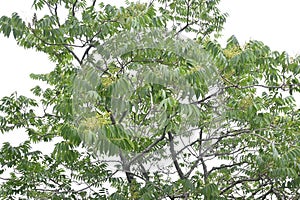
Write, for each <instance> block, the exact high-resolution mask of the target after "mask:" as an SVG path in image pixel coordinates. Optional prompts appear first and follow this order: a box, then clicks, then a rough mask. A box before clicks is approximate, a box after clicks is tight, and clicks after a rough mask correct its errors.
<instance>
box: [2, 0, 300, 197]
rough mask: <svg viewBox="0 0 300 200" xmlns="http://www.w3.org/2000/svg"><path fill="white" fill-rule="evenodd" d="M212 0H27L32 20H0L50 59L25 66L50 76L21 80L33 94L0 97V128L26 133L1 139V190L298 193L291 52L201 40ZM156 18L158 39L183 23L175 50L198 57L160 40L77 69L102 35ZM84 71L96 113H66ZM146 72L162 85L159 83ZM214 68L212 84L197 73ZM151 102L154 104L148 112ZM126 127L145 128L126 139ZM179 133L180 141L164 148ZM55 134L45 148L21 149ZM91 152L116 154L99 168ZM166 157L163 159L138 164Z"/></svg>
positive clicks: (214, 16) (298, 139)
mask: <svg viewBox="0 0 300 200" xmlns="http://www.w3.org/2000/svg"><path fill="white" fill-rule="evenodd" d="M218 3H219V0H210V1H206V0H194V1H189V0H187V1H180V0H173V1H167V0H157V1H151V2H150V3H147V4H146V3H145V4H144V3H131V2H127V5H126V6H124V7H116V6H112V5H110V4H105V3H102V2H101V3H99V2H97V1H96V0H94V1H85V0H83V1H77V0H61V1H57V0H51V1H50V0H49V1H45V0H34V2H33V9H34V12H36V13H34V14H33V19H32V21H31V22H25V21H24V20H23V19H22V18H21V17H20V16H19V15H18V14H17V13H13V14H12V16H10V17H8V16H2V17H1V18H0V32H1V33H2V34H3V35H4V36H6V37H13V38H14V39H15V40H16V41H17V42H18V44H19V45H20V46H22V47H24V48H34V49H36V50H38V51H41V52H44V53H46V54H47V55H49V59H50V60H51V61H53V62H54V63H56V67H55V69H54V70H53V71H52V72H50V73H48V74H32V75H31V78H33V79H36V80H41V81H44V82H46V83H48V85H49V88H46V89H43V88H41V87H40V86H36V87H35V88H33V89H32V92H33V93H34V94H35V96H36V98H35V99H31V98H27V97H25V96H19V95H17V94H15V93H14V94H12V95H10V96H6V97H3V98H2V99H1V101H0V111H1V115H0V125H1V126H0V130H1V132H2V133H5V132H8V131H12V130H20V131H22V130H25V131H26V133H27V134H28V136H29V139H28V140H27V141H24V142H22V143H21V144H20V145H18V146H12V145H11V144H9V143H4V144H2V147H1V152H0V165H1V168H0V181H1V182H0V184H1V188H0V197H1V199H15V198H23V199H266V198H271V197H276V198H277V199H298V198H299V196H300V191H299V188H300V178H299V175H300V160H299V158H300V145H299V144H300V135H299V125H298V124H299V121H300V120H299V119H300V118H299V117H300V113H299V110H298V109H297V107H296V101H295V95H297V93H298V92H299V73H300V65H299V62H300V59H299V57H296V58H292V57H290V56H289V55H288V54H287V53H286V52H277V51H271V50H270V49H269V48H268V47H267V46H266V45H264V44H263V43H262V42H259V41H250V42H248V43H247V44H245V45H240V44H239V43H238V40H237V39H236V38H235V37H234V36H232V37H231V38H229V39H228V41H227V46H226V47H222V46H221V45H220V44H218V42H216V41H215V40H214V39H211V38H213V37H214V34H215V35H216V36H217V35H218V34H219V33H220V31H221V30H222V26H223V23H224V22H225V18H226V14H222V13H221V12H220V11H219V9H218V7H217V5H218ZM165 27H168V28H169V29H172V30H173V32H171V33H174V34H173V35H169V36H168V37H169V38H170V41H174V40H177V36H178V35H180V34H181V33H191V35H192V36H191V37H193V38H192V39H193V40H188V39H187V40H179V41H184V42H183V43H184V44H180V45H179V46H178V47H175V46H174V48H175V49H176V48H179V47H186V50H187V51H188V50H191V49H193V50H195V51H197V52H198V51H200V54H197V55H201V56H203V60H201V59H202V57H201V59H200V58H199V59H200V60H199V63H194V62H190V60H188V59H186V58H185V57H184V56H181V55H178V54H176V53H174V51H171V50H170V49H165V50H162V49H159V48H152V49H135V50H132V51H130V52H127V53H126V52H124V54H122V55H119V56H118V57H116V58H115V59H113V60H110V63H108V64H107V65H106V66H103V67H104V68H103V69H102V70H103V71H101V73H100V74H99V73H98V72H96V73H87V74H81V72H82V69H83V68H84V67H85V64H86V60H88V58H90V57H89V56H90V55H93V54H91V53H92V51H93V50H95V51H101V49H100V50H99V46H100V47H103V44H105V42H107V41H112V39H113V38H116V37H118V36H120V35H121V34H123V32H126V31H127V32H128V31H134V30H138V31H141V30H147V29H151V28H165ZM167 39H168V38H166V41H167ZM176 44H177V43H176ZM101 45H102V46H101ZM97 47H98V49H97ZM182 50H183V52H184V49H182ZM208 54H209V56H207V55H208ZM212 63H213V64H212ZM198 64H201V65H198ZM147 67H149V68H147ZM141 69H144V70H142V73H144V72H145V71H148V72H151V70H148V69H154V71H153V74H152V75H151V73H147V74H146V75H147V76H146V75H145V74H144V75H145V76H143V77H144V78H145V80H146V83H147V84H144V85H139V87H137V88H134V89H135V90H134V92H132V93H130V96H129V95H128V96H126V95H127V94H126V93H125V94H123V95H125V96H124V97H126V100H127V101H125V102H127V104H126V106H124V107H122V106H121V104H119V103H120V102H117V103H116V104H114V105H119V106H120V109H121V111H124V109H125V111H126V113H127V112H128V113H127V115H126V118H125V119H124V121H123V117H122V115H121V114H120V113H122V112H119V111H118V110H117V109H119V107H112V106H111V105H112V104H111V102H113V98H114V97H115V96H114V95H116V94H114V93H113V92H117V93H118V94H119V93H121V92H122V91H123V92H124V91H131V90H130V82H129V81H128V80H132V81H138V79H134V78H132V79H128V78H124V77H128V74H130V73H129V72H130V70H131V71H139V70H141ZM203 69H204V72H205V73H202V72H203ZM210 69H213V70H212V71H211V72H209V73H208V71H209V70H210ZM92 70H95V68H93V69H92ZM155 70H156V71H155ZM84 72H86V71H84ZM87 72H89V71H88V70H87ZM92 72H94V71H92ZM102 72H103V73H102ZM95 74H98V76H100V77H95V80H99V81H94V82H93V83H85V84H86V86H87V87H90V86H91V84H95V83H97V84H96V85H92V86H93V87H92V90H90V91H89V93H88V94H89V95H90V96H89V97H91V99H92V100H93V101H94V100H95V99H96V101H95V102H100V103H99V104H97V106H96V109H97V111H98V112H97V113H93V115H92V116H88V115H85V116H84V117H85V118H84V119H81V118H80V120H79V122H78V119H79V118H78V115H77V114H78V110H76V109H75V110H74V108H73V106H74V95H76V94H77V95H79V94H78V93H76V91H74V80H80V79H78V77H80V76H81V77H82V76H83V77H86V76H88V77H90V78H93V77H92V76H94V75H95ZM159 75H161V76H162V77H164V78H165V79H170V80H171V82H172V81H173V83H174V84H173V85H172V87H168V86H167V85H164V84H158V83H161V82H159V81H158V82H157V81H156V79H157V78H159V77H160V76H159ZM214 76H217V77H220V78H217V79H216V80H215V82H214V84H211V82H209V81H207V80H208V78H209V79H213V77H214ZM147 80H149V81H148V82H147ZM77 83H78V82H77ZM79 85H83V83H82V84H79ZM175 86H181V87H177V88H176V87H175ZM77 88H78V87H77ZM178 88H179V89H178ZM189 89H190V90H189ZM79 91H80V90H79ZM182 96H183V99H184V98H185V97H189V98H187V99H188V100H186V99H185V100H183V99H181V98H182ZM75 100H76V99H75ZM123 100H124V99H123ZM79 103H82V102H79ZM85 103H86V102H85ZM221 104H222V105H221ZM82 105H83V104H82ZM128 105H130V106H128ZM39 108H42V114H40V113H41V112H39ZM133 108H134V109H133ZM153 108H156V109H157V110H158V111H159V112H157V114H156V113H154V114H149V113H151V112H153V110H154V109H153ZM81 109H82V112H84V109H85V108H84V107H81ZM126 109H128V110H126ZM117 111H118V112H117ZM121 122H122V123H121ZM129 125H130V126H139V129H138V130H147V131H148V132H149V133H151V134H149V135H146V134H144V135H142V134H139V135H136V134H135V132H130V131H129V130H128V129H126V127H129ZM97 131H98V132H99V131H100V132H101V133H104V134H105V140H104V139H103V138H101V137H100V134H95V133H97ZM184 131H186V132H187V135H185V137H188V138H190V140H188V143H184V144H185V145H184V146H181V147H180V146H179V147H180V149H176V148H175V147H178V146H176V143H178V139H180V138H181V136H183V135H182V134H179V133H183V132H184ZM192 136H193V137H192ZM57 138H59V139H60V142H57V143H56V144H55V147H54V150H53V152H52V153H51V154H50V155H47V154H43V153H42V152H41V151H34V150H32V148H31V144H33V143H39V142H47V143H49V145H51V144H53V143H51V141H53V140H54V139H57ZM99 138H100V139H99ZM108 144H113V145H108ZM120 149H122V150H124V151H123V152H126V154H125V155H122V153H119V152H120V151H119V150H120ZM161 151H163V152H161ZM157 152H160V153H159V154H158V153H157ZM103 155H105V156H119V157H120V162H119V166H118V167H117V168H116V169H112V168H111V166H110V163H109V162H106V160H105V158H103ZM105 156H104V157H105ZM106 158H107V157H106ZM168 159H169V160H171V161H170V162H168V164H167V165H166V166H164V167H163V168H158V169H156V170H154V171H148V170H147V169H145V166H147V165H148V164H149V162H150V163H155V162H156V161H157V160H158V161H159V160H168Z"/></svg>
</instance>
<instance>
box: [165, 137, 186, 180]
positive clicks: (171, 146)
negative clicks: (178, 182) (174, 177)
mask: <svg viewBox="0 0 300 200" xmlns="http://www.w3.org/2000/svg"><path fill="white" fill-rule="evenodd" d="M168 137H169V143H170V152H171V157H172V160H173V163H174V165H175V168H176V171H177V173H178V175H179V177H180V179H184V178H185V176H184V174H183V172H182V170H181V168H180V166H179V163H178V161H177V158H176V152H175V149H174V138H173V135H172V133H171V132H168Z"/></svg>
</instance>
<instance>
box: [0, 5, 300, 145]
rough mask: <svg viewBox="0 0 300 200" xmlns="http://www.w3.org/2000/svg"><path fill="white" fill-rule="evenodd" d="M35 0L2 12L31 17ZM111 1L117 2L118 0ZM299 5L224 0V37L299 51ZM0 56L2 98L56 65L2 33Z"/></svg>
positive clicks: (2, 8)
mask: <svg viewBox="0 0 300 200" xmlns="http://www.w3.org/2000/svg"><path fill="white" fill-rule="evenodd" d="M32 1H33V0H26V1H25V0H9V1H8V0H0V16H2V15H10V14H11V13H12V12H18V13H19V14H20V15H21V16H22V17H25V18H27V19H31V16H32V12H30V6H31V2H32ZM110 2H113V3H115V4H118V1H117V0H111V1H110ZM299 8H300V1H299V0H222V1H221V9H222V10H223V11H225V12H227V13H229V17H228V18H227V23H226V25H225V30H224V31H223V35H224V37H223V39H222V41H223V42H224V41H226V39H227V38H228V37H230V36H231V35H233V34H234V35H236V36H237V38H238V39H239V41H240V42H241V44H243V43H245V42H246V41H248V40H249V39H255V40H261V41H263V42H264V43H265V44H267V45H269V46H270V47H271V48H272V49H273V50H279V51H284V50H285V51H287V52H289V53H290V54H291V55H293V54H296V53H298V54H300V46H299V45H300V28H299V27H298V21H299V19H300V12H299ZM0 58H1V62H0V98H1V97H2V96H5V95H9V94H11V93H12V92H14V91H18V94H25V95H30V94H31V92H30V91H29V89H30V88H32V87H34V86H35V85H36V84H38V82H37V81H33V80H31V79H30V78H29V74H30V73H45V72H49V71H50V70H51V69H52V68H53V67H54V64H53V63H50V62H49V61H48V58H47V56H46V55H45V54H43V53H37V52H35V51H33V50H24V49H23V48H21V47H18V46H17V44H16V42H15V41H14V40H13V39H7V38H4V37H3V36H0ZM31 96H32V95H31ZM24 137H25V136H24ZM4 141H11V142H14V139H13V138H12V137H3V136H2V135H1V134H0V143H2V142H4ZM19 141H20V140H19Z"/></svg>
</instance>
